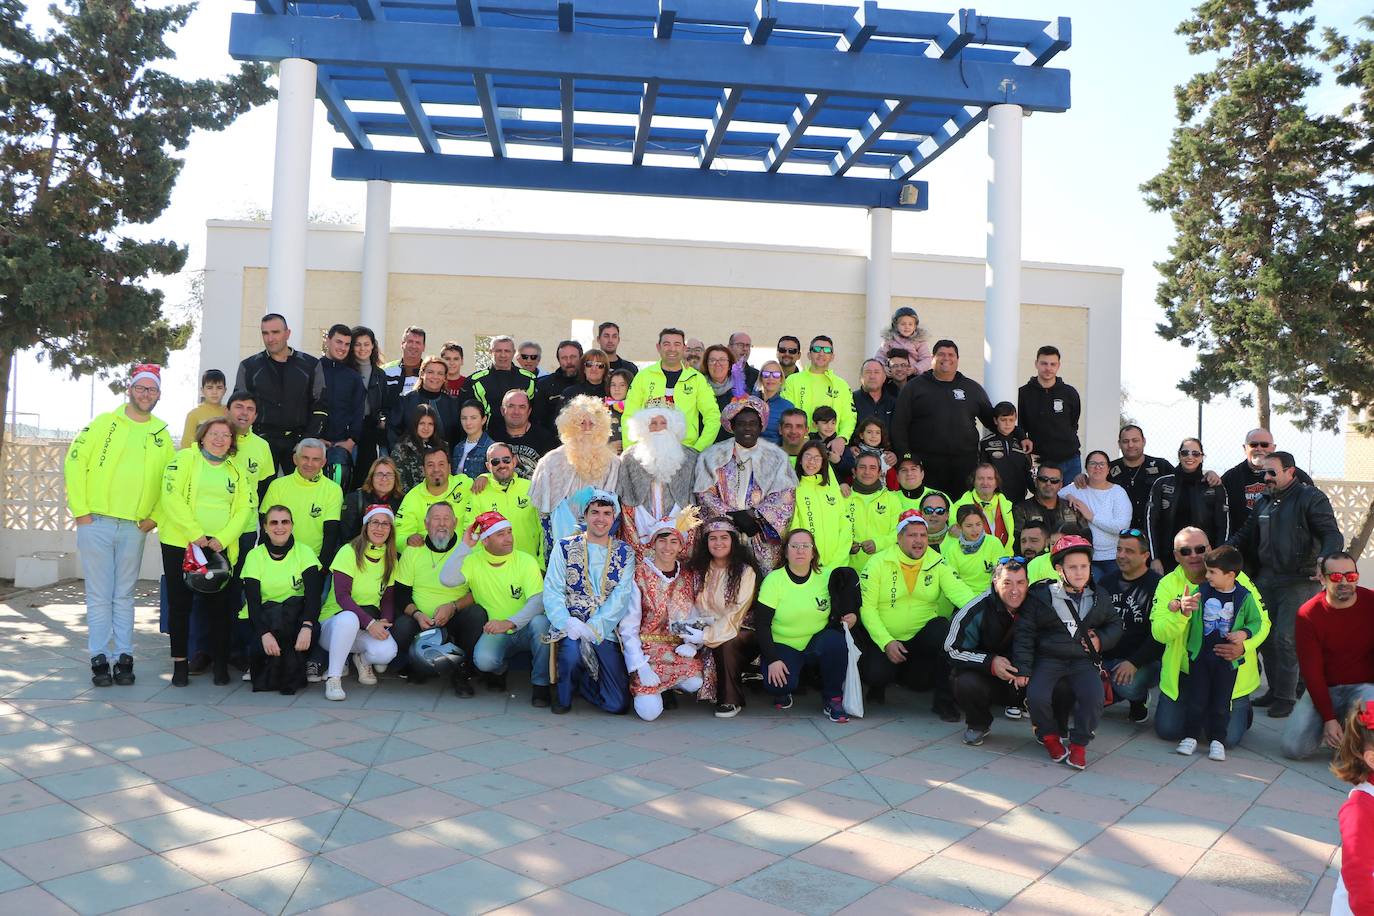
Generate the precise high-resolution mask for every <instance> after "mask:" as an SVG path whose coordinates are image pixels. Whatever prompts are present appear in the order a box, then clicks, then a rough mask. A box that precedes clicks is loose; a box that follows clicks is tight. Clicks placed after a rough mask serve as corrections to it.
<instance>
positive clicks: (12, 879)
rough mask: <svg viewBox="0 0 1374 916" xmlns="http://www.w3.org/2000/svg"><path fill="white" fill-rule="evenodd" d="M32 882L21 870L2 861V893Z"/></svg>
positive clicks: (0, 888) (0, 874)
mask: <svg viewBox="0 0 1374 916" xmlns="http://www.w3.org/2000/svg"><path fill="white" fill-rule="evenodd" d="M30 883H32V882H31V881H30V880H29V879H28V878H27V877H25V876H24V875H23V874H22V873H21V872H19V871H17V870H16V869H13V868H10V867H9V866H8V865H6V864H5V863H4V862H0V893H3V892H5V891H12V890H16V889H18V888H21V887H24V886H26V885H28V884H30Z"/></svg>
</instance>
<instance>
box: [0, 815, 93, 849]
mask: <svg viewBox="0 0 1374 916" xmlns="http://www.w3.org/2000/svg"><path fill="white" fill-rule="evenodd" d="M99 826H100V823H99V821H97V820H96V819H95V818H93V817H90V816H88V815H85V814H82V813H81V812H80V811H78V810H76V809H75V808H73V807H72V806H71V805H68V804H56V805H44V806H42V807H41V808H30V809H29V810H27V811H16V812H14V813H13V814H6V815H3V816H0V849H10V848H12V847H15V846H27V845H28V844H30V843H36V842H39V841H40V840H50V839H53V838H54V837H60V836H67V835H68V834H72V833H79V832H81V831H83V830H90V829H91V828H93V827H99Z"/></svg>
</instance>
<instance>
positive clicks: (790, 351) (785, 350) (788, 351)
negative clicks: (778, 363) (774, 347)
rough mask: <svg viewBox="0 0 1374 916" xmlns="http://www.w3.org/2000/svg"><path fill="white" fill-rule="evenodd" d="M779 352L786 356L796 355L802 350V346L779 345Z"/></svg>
mask: <svg viewBox="0 0 1374 916" xmlns="http://www.w3.org/2000/svg"><path fill="white" fill-rule="evenodd" d="M778 352H779V353H782V354H784V355H786V356H796V355H797V354H798V353H800V352H801V347H778Z"/></svg>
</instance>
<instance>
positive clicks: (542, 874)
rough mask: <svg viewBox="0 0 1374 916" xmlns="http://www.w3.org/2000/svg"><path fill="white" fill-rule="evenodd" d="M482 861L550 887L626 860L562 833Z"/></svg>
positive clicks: (495, 853)
mask: <svg viewBox="0 0 1374 916" xmlns="http://www.w3.org/2000/svg"><path fill="white" fill-rule="evenodd" d="M482 858H484V859H486V860H487V861H488V862H491V863H492V864H494V865H500V866H501V867H502V868H508V869H510V870H511V871H514V872H519V873H520V874H522V875H525V876H526V877H530V878H533V879H535V880H536V881H539V882H541V883H542V884H546V885H549V886H551V887H556V886H559V885H562V884H566V883H567V882H569V881H572V880H574V879H576V878H581V877H583V876H584V875H590V874H591V873H592V872H597V871H601V869H603V868H608V867H610V866H612V865H615V864H617V863H619V862H623V861H625V856H624V855H623V854H621V853H619V852H616V851H615V850H613V849H606V848H604V847H602V846H596V845H594V844H592V843H588V842H585V841H583V840H579V839H577V838H576V837H570V836H567V835H565V834H561V833H549V834H545V835H544V836H540V837H535V838H534V839H532V840H526V841H525V842H523V843H516V844H515V845H514V846H507V847H506V848H504V849H498V850H495V851H494V852H489V853H487V854H486V855H484V856H483V857H482Z"/></svg>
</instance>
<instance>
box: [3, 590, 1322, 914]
mask: <svg viewBox="0 0 1374 916" xmlns="http://www.w3.org/2000/svg"><path fill="white" fill-rule="evenodd" d="M80 601H81V592H80V589H79V586H72V585H66V586H58V587H55V588H53V589H49V590H46V591H42V592H30V593H19V594H17V595H14V596H11V597H10V598H9V599H8V601H7V603H4V604H0V913H15V914H20V913H22V914H25V916H32V914H44V913H57V912H61V913H66V912H70V911H76V912H79V913H98V912H111V911H122V912H131V913H132V912H138V913H184V912H185V913H189V912H195V913H197V914H200V916H205V914H219V913H252V912H259V911H260V912H267V913H298V912H303V911H311V912H321V913H331V914H353V913H359V914H361V913H386V914H388V916H392V914H395V916H403V914H409V913H430V912H434V911H438V912H444V913H478V912H486V911H496V912H500V913H507V914H514V913H545V912H559V913H569V914H581V913H610V912H624V913H635V914H638V913H664V912H672V913H681V914H689V913H690V914H698V913H700V914H710V916H725V914H733V913H748V914H751V916H766V914H769V913H781V912H802V913H818V914H819V913H833V912H845V913H863V914H865V916H870V914H872V916H877V914H882V913H918V912H919V913H954V912H973V911H997V912H1004V913H1051V912H1053V913H1091V914H1107V913H1144V912H1147V911H1148V912H1156V913H1178V914H1192V913H1218V912H1225V913H1245V914H1270V913H1275V914H1277V913H1290V914H1291V913H1300V912H1306V911H1310V912H1314V913H1325V912H1327V908H1328V906H1329V902H1330V898H1331V892H1332V888H1333V887H1334V884H1335V871H1334V866H1335V865H1336V864H1338V863H1339V858H1338V856H1337V850H1336V844H1337V842H1338V836H1337V829H1336V824H1335V814H1336V810H1337V809H1338V807H1339V806H1340V803H1341V801H1342V799H1343V798H1344V792H1343V791H1341V790H1340V789H1339V787H1338V784H1337V783H1336V782H1335V781H1334V779H1333V778H1332V777H1330V776H1329V774H1327V773H1326V771H1325V768H1324V765H1323V762H1321V761H1311V762H1308V763H1305V764H1302V765H1291V764H1288V763H1286V762H1285V761H1282V760H1281V758H1279V756H1278V733H1277V731H1276V730H1275V729H1274V728H1273V727H1272V725H1271V720H1269V719H1266V718H1262V717H1261V718H1260V719H1259V720H1257V723H1256V728H1255V729H1253V730H1252V732H1251V733H1250V735H1249V736H1247V738H1246V741H1245V747H1244V748H1243V749H1241V750H1237V751H1235V752H1233V753H1232V755H1231V759H1230V760H1229V761H1227V762H1226V763H1221V764H1218V763H1213V762H1210V761H1208V760H1206V759H1205V758H1203V757H1194V758H1183V757H1179V756H1177V755H1175V754H1174V753H1173V752H1172V750H1173V749H1172V746H1171V745H1166V744H1165V743H1163V742H1161V741H1159V740H1157V739H1156V738H1155V737H1154V736H1153V734H1152V733H1150V732H1149V731H1148V730H1146V731H1140V730H1136V729H1134V728H1132V727H1131V726H1130V725H1128V724H1127V723H1126V722H1125V721H1124V720H1123V718H1122V716H1121V713H1120V712H1119V711H1117V710H1113V711H1111V712H1109V714H1108V716H1107V718H1106V721H1105V722H1104V724H1103V726H1102V729H1101V733H1100V735H1099V737H1098V739H1097V741H1095V742H1094V743H1093V745H1092V747H1091V763H1090V766H1089V768H1088V770H1087V771H1086V772H1083V773H1075V772H1074V771H1072V770H1070V769H1068V768H1066V767H1064V766H1062V765H1060V766H1055V765H1051V764H1049V763H1047V762H1046V761H1044V760H1043V759H1042V757H1043V754H1042V752H1041V751H1040V749H1039V748H1038V747H1037V746H1036V745H1034V744H1032V743H1031V741H1030V737H1029V733H1030V728H1029V725H1028V724H1024V723H1016V722H1009V721H1005V720H1000V721H998V722H997V724H996V725H995V726H994V731H993V734H992V735H991V736H990V737H989V738H988V740H987V743H986V744H984V745H983V746H982V747H981V748H977V749H973V748H966V747H964V746H962V745H961V744H960V742H959V733H960V727H957V726H953V725H946V724H944V723H941V722H939V721H938V720H937V719H935V718H934V717H933V716H931V715H930V714H929V713H928V712H926V711H925V710H926V708H927V707H928V698H927V697H925V696H920V695H914V694H908V693H900V694H897V695H894V699H895V702H893V703H891V704H890V705H889V706H888V707H886V708H885V709H883V710H882V711H881V712H880V713H879V714H870V716H869V717H868V718H866V719H863V720H862V721H858V720H856V721H855V722H853V723H851V724H849V725H834V724H831V723H828V722H825V721H823V720H821V719H820V718H819V716H817V715H816V714H815V712H814V710H813V707H814V706H815V705H816V700H815V697H814V696H812V697H806V698H799V700H798V703H797V706H796V707H795V708H793V709H792V710H791V711H790V712H788V713H783V714H776V713H774V712H773V711H772V710H771V709H764V708H761V707H762V705H763V704H761V703H755V704H754V705H753V706H751V707H750V708H749V709H748V710H747V711H746V713H745V714H744V715H742V716H740V717H739V718H737V719H734V720H731V721H719V720H716V719H715V718H713V717H712V716H711V715H710V713H709V711H708V710H707V709H706V708H705V707H694V705H693V704H684V707H683V708H682V709H679V710H678V711H676V712H669V713H667V714H666V715H665V716H664V717H663V719H661V720H660V721H659V722H656V723H653V724H645V723H642V722H639V721H637V720H636V719H634V718H632V717H612V716H606V715H602V714H599V713H595V714H594V713H591V712H588V711H586V710H585V708H579V709H575V710H574V712H573V713H572V714H571V715H568V716H566V717H560V718H554V717H553V716H551V715H549V714H548V713H547V712H546V711H544V710H534V709H532V708H531V707H530V706H529V703H528V693H527V688H525V687H524V686H523V684H520V685H519V686H517V685H516V682H517V680H518V679H517V678H515V677H513V678H512V691H511V693H510V694H491V693H486V694H483V693H479V695H478V696H477V697H476V698H475V699H471V700H458V699H457V698H455V697H453V696H452V695H449V694H445V693H443V692H441V691H440V690H439V688H438V687H437V686H424V687H421V686H412V685H409V684H406V683H404V682H402V681H398V680H395V679H383V682H382V685H381V686H380V687H378V688H376V689H371V690H369V689H366V688H361V687H359V686H358V685H357V684H356V682H352V681H351V680H348V681H346V682H345V687H346V689H347V690H348V691H349V698H348V701H347V702H344V703H328V702H326V701H325V700H324V697H323V696H322V694H321V691H320V690H319V688H318V687H316V688H314V689H312V690H311V691H310V692H308V693H304V694H302V695H299V696H296V697H282V696H279V695H276V694H253V693H252V692H250V691H249V689H248V687H247V685H246V684H239V683H238V682H235V684H234V685H233V686H232V687H226V688H216V687H214V686H213V685H211V684H210V683H209V681H208V679H207V678H196V679H193V682H192V685H191V687H189V688H187V689H183V690H174V689H172V688H171V687H170V686H169V685H168V674H167V663H166V662H165V657H166V650H165V641H164V638H163V637H159V636H158V635H157V633H156V631H155V629H156V628H155V618H156V612H155V610H153V609H152V608H151V607H143V608H141V609H140V621H139V635H138V644H139V653H140V657H139V666H138V684H137V685H136V686H134V687H130V688H117V687H116V688H107V689H95V688H92V687H91V685H90V681H89V676H88V671H87V667H86V666H87V661H86V658H85V651H84V645H85V635H84V630H83V629H82V627H81V621H82V609H81V605H80ZM141 603H142V604H144V605H148V604H149V603H150V602H148V601H147V594H146V593H144V596H143V599H142V601H141Z"/></svg>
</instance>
